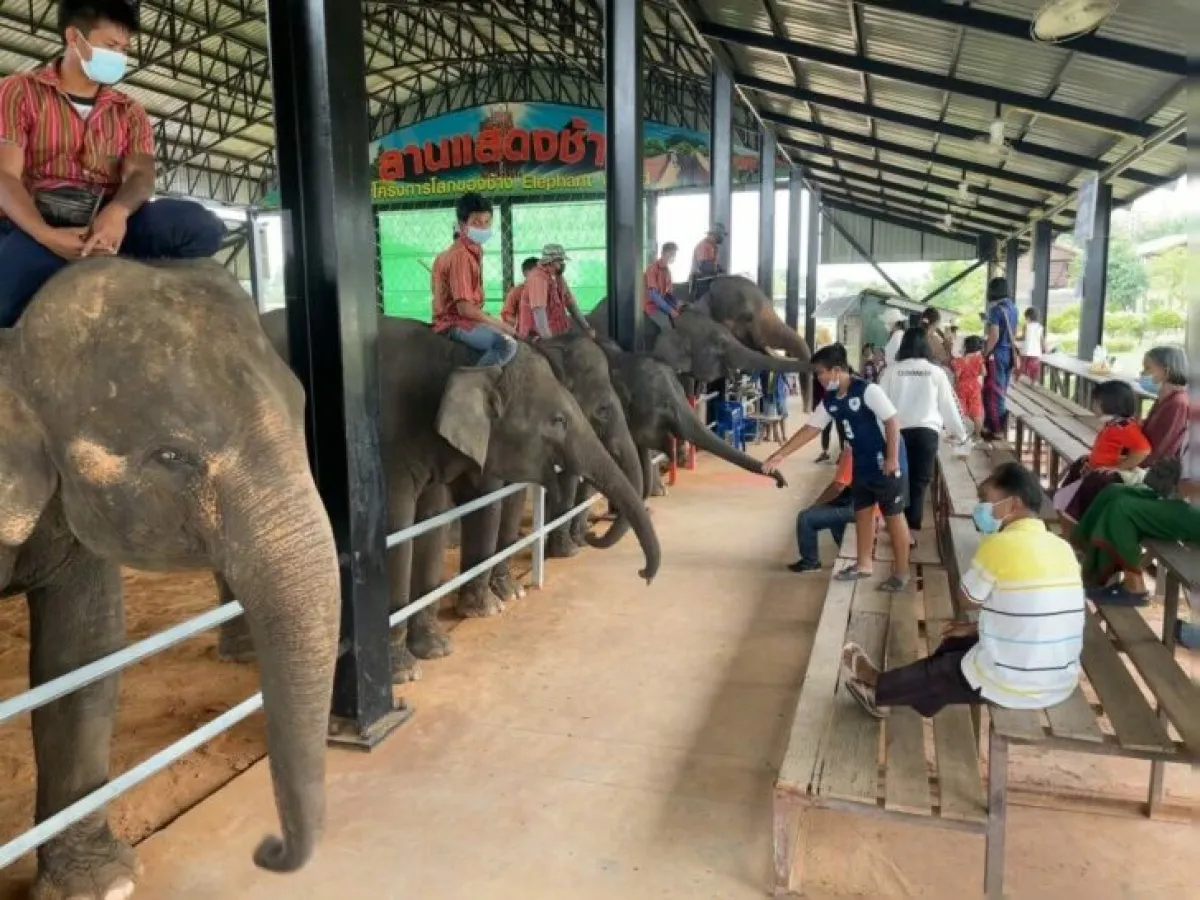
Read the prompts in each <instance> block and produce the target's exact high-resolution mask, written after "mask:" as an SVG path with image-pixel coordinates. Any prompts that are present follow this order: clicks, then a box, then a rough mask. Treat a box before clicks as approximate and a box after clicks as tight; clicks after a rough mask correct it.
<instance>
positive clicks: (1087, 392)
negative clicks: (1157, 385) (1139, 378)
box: [1041, 353, 1155, 411]
mask: <svg viewBox="0 0 1200 900" xmlns="http://www.w3.org/2000/svg"><path fill="white" fill-rule="evenodd" d="M1091 368H1092V364H1091V363H1089V362H1087V361H1086V360H1082V359H1076V358H1075V357H1073V356H1067V355H1065V354H1063V353H1051V354H1049V355H1048V356H1043V357H1042V374H1041V382H1042V384H1045V383H1046V381H1047V378H1048V379H1049V382H1050V384H1049V385H1048V387H1049V388H1050V390H1052V391H1054V392H1055V393H1056V394H1061V395H1062V396H1064V397H1067V398H1069V399H1071V400H1074V401H1075V402H1076V403H1078V404H1080V405H1081V406H1085V407H1087V406H1090V405H1091V398H1092V387H1093V385H1097V384H1102V383H1104V382H1105V381H1114V380H1120V381H1124V382H1126V383H1128V384H1129V385H1130V387H1132V388H1133V392H1134V394H1136V395H1137V398H1138V405H1139V411H1140V407H1141V405H1142V404H1143V403H1145V401H1147V400H1149V401H1150V402H1151V403H1153V402H1154V400H1155V395H1154V394H1152V393H1151V392H1150V391H1148V390H1146V389H1145V388H1143V387H1142V386H1141V385H1139V384H1138V383H1137V382H1136V381H1134V380H1133V379H1131V378H1125V377H1124V376H1121V375H1116V374H1113V373H1111V372H1105V373H1099V372H1093V371H1091ZM1072 378H1073V379H1074V382H1073V383H1072Z"/></svg>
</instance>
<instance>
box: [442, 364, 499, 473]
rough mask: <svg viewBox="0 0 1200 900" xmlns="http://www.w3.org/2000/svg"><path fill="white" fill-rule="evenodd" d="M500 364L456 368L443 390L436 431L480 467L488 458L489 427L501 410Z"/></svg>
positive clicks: (490, 427)
mask: <svg viewBox="0 0 1200 900" xmlns="http://www.w3.org/2000/svg"><path fill="white" fill-rule="evenodd" d="M503 372H504V369H503V367H501V366H486V367H483V368H479V367H474V368H464V369H456V370H455V371H454V374H453V375H451V376H450V380H449V381H447V382H446V390H445V391H443V392H442V405H441V406H440V407H439V408H438V415H437V431H438V434H440V435H441V436H442V437H443V438H444V439H445V440H446V441H447V443H449V444H450V446H451V447H453V448H454V449H455V450H457V451H458V452H459V453H461V454H463V455H464V456H467V457H470V458H471V459H472V460H474V461H475V464H476V465H478V466H479V468H480V469H482V468H483V467H484V463H485V462H486V461H487V449H488V441H489V440H491V436H492V426H493V425H495V424H496V421H497V420H498V419H499V418H500V415H501V414H502V413H503V411H504V403H503V399H502V398H501V395H500V391H499V383H500V376H501V374H502V373H503Z"/></svg>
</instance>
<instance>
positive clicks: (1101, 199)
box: [1079, 184, 1112, 360]
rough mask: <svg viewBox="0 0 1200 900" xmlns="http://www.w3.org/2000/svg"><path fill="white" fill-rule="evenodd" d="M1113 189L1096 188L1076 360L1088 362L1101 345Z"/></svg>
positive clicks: (1102, 341)
mask: <svg viewBox="0 0 1200 900" xmlns="http://www.w3.org/2000/svg"><path fill="white" fill-rule="evenodd" d="M1111 218H1112V185H1109V184H1101V185H1099V186H1098V187H1097V188H1096V224H1095V225H1093V226H1092V239H1091V240H1090V241H1088V245H1087V257H1086V258H1085V260H1084V263H1083V305H1082V307H1081V308H1080V315H1079V358H1080V359H1086V360H1090V359H1091V358H1092V351H1094V350H1095V349H1096V348H1097V347H1098V346H1100V345H1101V344H1103V343H1104V300H1105V297H1106V296H1107V294H1108V235H1109V230H1110V229H1109V225H1110V220H1111Z"/></svg>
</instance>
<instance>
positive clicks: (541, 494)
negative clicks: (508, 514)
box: [532, 484, 550, 588]
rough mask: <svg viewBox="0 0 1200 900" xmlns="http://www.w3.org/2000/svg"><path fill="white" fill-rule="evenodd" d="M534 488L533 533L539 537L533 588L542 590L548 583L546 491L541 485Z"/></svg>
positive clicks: (535, 554)
mask: <svg viewBox="0 0 1200 900" xmlns="http://www.w3.org/2000/svg"><path fill="white" fill-rule="evenodd" d="M532 488H533V533H534V534H536V535H539V537H538V539H537V542H536V543H535V544H534V545H533V573H532V574H533V586H534V587H535V588H540V587H541V586H542V585H543V584H545V583H546V538H548V537H549V536H550V535H549V533H548V532H547V531H546V489H545V488H544V487H542V486H541V485H540V484H535V485H532Z"/></svg>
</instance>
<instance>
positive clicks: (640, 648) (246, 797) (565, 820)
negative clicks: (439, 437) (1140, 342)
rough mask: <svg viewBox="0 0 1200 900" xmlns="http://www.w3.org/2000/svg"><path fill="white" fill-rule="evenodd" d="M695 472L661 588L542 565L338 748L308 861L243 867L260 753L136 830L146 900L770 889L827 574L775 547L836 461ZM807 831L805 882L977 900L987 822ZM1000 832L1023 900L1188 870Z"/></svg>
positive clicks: (1057, 819)
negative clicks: (388, 722)
mask: <svg viewBox="0 0 1200 900" xmlns="http://www.w3.org/2000/svg"><path fill="white" fill-rule="evenodd" d="M803 455H804V456H805V457H808V458H811V454H808V453H805V454H803ZM701 465H702V470H701V471H700V472H698V473H689V472H683V473H681V480H680V485H679V486H678V487H677V488H676V489H674V490H673V491H672V494H671V496H670V497H669V498H667V499H665V500H656V501H653V512H654V518H655V521H656V523H657V527H658V531H659V535H660V537H661V540H662V544H663V549H664V559H665V564H664V566H663V571H662V574H661V575H660V576H659V579H658V580H657V581H656V582H655V584H654V585H653V587H651V588H646V587H645V586H644V585H643V584H642V583H641V582H640V581H639V580H638V578H637V576H636V569H637V567H638V565H639V564H640V563H639V560H640V557H639V555H638V553H637V547H636V544H635V542H634V541H633V540H632V539H627V540H626V541H625V542H624V543H623V544H622V545H621V546H620V547H618V548H616V549H614V550H611V551H608V552H606V553H600V552H596V551H590V552H586V553H584V554H582V555H580V556H579V557H577V558H576V559H574V560H571V561H568V562H557V561H556V562H552V563H551V565H550V569H549V585H548V588H547V589H546V590H544V591H542V592H540V593H531V594H530V595H529V596H528V597H527V598H526V599H525V600H523V601H519V602H518V603H517V604H515V606H514V608H513V609H511V610H510V611H509V612H507V613H506V614H505V615H503V616H501V617H499V618H497V619H494V620H489V621H484V622H478V621H476V622H469V623H466V624H465V625H464V626H463V627H461V628H458V629H457V630H456V632H455V635H454V637H455V641H456V644H457V652H456V654H455V655H454V656H452V657H450V658H448V659H446V660H444V661H440V662H437V663H433V664H429V665H428V666H427V667H426V673H425V679H424V680H423V681H422V682H421V683H419V684H418V685H415V686H412V687H410V688H407V689H406V690H405V691H404V692H403V694H404V696H405V697H406V698H407V699H409V701H410V702H411V703H413V705H414V706H415V707H416V708H417V714H416V716H415V717H414V719H413V720H412V721H411V722H410V723H409V724H408V725H407V726H405V727H404V728H403V729H402V730H401V731H400V732H398V733H397V734H396V735H394V736H393V737H392V738H391V739H390V740H389V741H388V742H387V743H386V744H385V745H384V746H383V747H381V748H380V749H379V750H377V751H376V752H375V753H374V754H371V755H369V756H367V755H357V754H353V753H349V752H337V751H334V752H331V754H330V766H329V768H330V772H329V783H328V786H329V828H328V831H327V834H326V836H325V839H324V841H323V842H322V844H321V845H320V848H319V850H318V854H317V857H316V859H315V860H314V862H313V863H312V864H311V865H310V866H309V867H308V868H306V869H305V870H304V871H303V872H302V873H300V874H297V875H294V876H290V877H279V876H272V875H269V874H267V873H264V872H260V871H257V870H256V869H255V868H254V867H253V865H252V863H251V860H250V854H251V850H252V849H253V847H254V845H255V844H256V843H257V841H258V840H259V839H260V838H261V837H262V836H263V835H264V834H267V833H274V832H275V831H276V829H277V825H276V823H275V818H274V808H273V804H272V800H271V790H270V783H269V778H268V775H267V769H266V766H265V764H260V765H259V766H257V767H255V768H254V769H253V770H252V771H250V772H249V773H247V774H246V775H244V776H243V777H241V778H239V779H238V780H236V781H235V782H233V783H232V784H231V785H230V786H229V787H227V788H225V789H224V790H222V791H220V792H219V793H218V794H216V795H215V796H213V797H212V798H210V799H209V800H207V801H206V802H204V803H203V804H201V805H200V806H199V807H197V808H196V809H194V810H192V811H191V812H189V813H188V814H186V815H184V816H183V817H181V818H180V819H179V820H177V821H176V822H175V823H174V824H172V825H171V826H170V827H168V828H167V829H165V830H164V831H162V832H160V833H159V834H158V835H156V836H155V837H153V838H151V839H150V840H148V841H146V842H145V843H144V844H143V845H142V846H141V848H140V852H141V855H142V859H143V861H144V863H145V866H146V878H145V880H144V883H143V884H142V886H141V888H140V889H139V894H138V896H139V897H144V898H164V900H165V898H170V900H210V898H211V900H217V898H220V900H228V898H233V897H237V898H239V900H278V898H281V897H305V898H308V900H351V898H354V900H358V898H387V900H401V898H405V900H407V898H414V900H416V898H420V900H510V898H511V900H593V898H595V900H642V898H646V900H650V898H679V900H684V898H687V900H700V898H705V900H708V898H711V900H742V898H746V900H751V898H753V900H760V898H762V897H764V896H765V895H766V894H767V889H768V886H769V884H770V823H771V819H770V796H771V785H772V783H773V779H774V775H775V772H776V771H777V769H778V764H779V761H780V759H781V757H782V754H783V741H784V740H785V739H786V734H787V731H788V727H789V724H790V718H791V715H792V712H793V709H794V704H795V698H796V696H797V691H798V687H799V684H800V682H801V680H802V678H803V674H804V669H805V665H806V662H807V657H808V653H809V644H810V641H811V637H812V633H813V628H814V625H815V622H816V620H817V617H818V615H819V612H820V608H821V604H822V602H823V599H824V593H825V588H826V579H825V578H824V577H822V576H820V575H817V576H811V575H810V576H797V575H792V574H791V573H788V572H787V571H786V570H783V568H782V563H784V562H787V561H790V560H791V559H793V558H794V546H793V543H792V542H793V537H792V521H793V518H794V515H795V510H796V509H797V508H798V507H799V506H800V505H801V504H802V502H803V501H804V500H805V499H807V498H809V497H811V496H812V495H813V494H815V493H816V492H817V491H818V490H819V489H820V487H821V486H822V485H823V484H824V482H825V481H826V480H827V479H828V477H829V476H830V475H831V474H832V469H830V468H828V467H819V468H818V467H814V466H812V465H811V464H809V463H806V462H805V463H797V464H795V465H793V466H791V467H790V471H789V475H790V476H791V477H792V480H793V484H794V486H793V488H791V489H788V490H786V491H779V490H776V489H775V488H774V487H773V485H772V484H771V483H770V482H769V481H766V480H764V479H760V478H757V477H754V476H749V475H746V474H745V473H742V472H739V471H736V470H733V469H731V468H727V467H725V466H724V465H723V464H721V463H719V462H716V461H714V460H712V459H711V458H702V462H701ZM826 549H827V550H829V551H832V547H831V546H829V547H827V548H826ZM814 833H815V835H816V840H815V841H814V843H813V845H812V847H811V848H810V855H809V871H808V874H807V877H808V879H809V881H808V884H809V886H810V894H809V896H812V897H830V898H832V897H868V898H872V900H879V898H890V897H926V898H947V900H950V898H954V900H959V898H965V897H972V896H977V892H978V890H979V887H978V886H979V884H980V880H981V871H982V870H981V866H982V861H983V842H982V840H981V839H980V838H977V837H974V836H970V835H958V834H949V833H943V832H940V831H930V830H926V829H921V828H913V827H904V826H894V825H892V824H885V823H881V822H874V821H869V820H863V819H853V818H848V817H845V816H839V815H836V814H822V817H821V818H820V819H819V820H818V822H817V824H816V827H815V829H814ZM1008 834H1009V853H1008V859H1009V870H1008V871H1009V885H1010V887H1011V891H1012V896H1013V897H1016V898H1041V897H1047V898H1049V897H1060V896H1063V895H1066V894H1069V895H1072V896H1079V897H1088V898H1089V900H1102V898H1114V900H1115V898H1149V897H1155V898H1158V897H1169V896H1172V894H1173V893H1174V892H1175V891H1176V889H1178V890H1179V891H1180V892H1181V893H1179V894H1178V895H1177V896H1183V893H1182V888H1183V885H1184V884H1185V879H1186V878H1187V877H1188V876H1190V877H1192V878H1195V877H1196V876H1197V874H1200V873H1198V872H1197V864H1196V859H1197V857H1196V854H1195V852H1194V850H1195V846H1194V845H1195V837H1196V832H1195V830H1194V829H1189V828H1187V827H1183V826H1178V825H1175V826H1173V825H1166V824H1161V823H1149V822H1144V821H1139V820H1137V819H1130V818H1118V817H1109V818H1106V817H1088V816H1083V815H1079V814H1070V813H1063V812H1051V811H1043V810H1035V809H1026V808H1018V809H1014V810H1013V811H1012V812H1011V814H1010V819H1009V831H1008ZM1050 835H1052V836H1053V837H1052V839H1048V836H1050Z"/></svg>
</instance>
